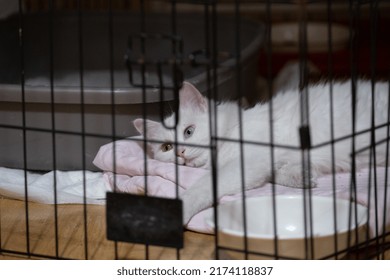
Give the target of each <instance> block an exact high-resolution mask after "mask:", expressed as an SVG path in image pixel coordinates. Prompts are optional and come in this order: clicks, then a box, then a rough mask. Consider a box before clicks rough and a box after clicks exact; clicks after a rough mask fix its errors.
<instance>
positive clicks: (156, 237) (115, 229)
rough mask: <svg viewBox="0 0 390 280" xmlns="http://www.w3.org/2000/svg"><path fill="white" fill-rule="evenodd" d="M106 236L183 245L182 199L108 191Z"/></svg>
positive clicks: (123, 239)
mask: <svg viewBox="0 0 390 280" xmlns="http://www.w3.org/2000/svg"><path fill="white" fill-rule="evenodd" d="M107 238H108V239H109V240H114V241H124V242H132V243H141V244H148V245H158V246H165V247H174V248H183V216H182V201H181V200H179V199H168V198H158V197H150V196H140V195H132V194H127V193H113V192H108V193H107Z"/></svg>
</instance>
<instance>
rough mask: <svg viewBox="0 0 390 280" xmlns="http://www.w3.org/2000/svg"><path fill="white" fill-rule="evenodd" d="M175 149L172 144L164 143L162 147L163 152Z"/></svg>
mask: <svg viewBox="0 0 390 280" xmlns="http://www.w3.org/2000/svg"><path fill="white" fill-rule="evenodd" d="M172 149H173V145H172V144H171V143H164V144H162V145H161V151H163V152H168V151H170V150H172Z"/></svg>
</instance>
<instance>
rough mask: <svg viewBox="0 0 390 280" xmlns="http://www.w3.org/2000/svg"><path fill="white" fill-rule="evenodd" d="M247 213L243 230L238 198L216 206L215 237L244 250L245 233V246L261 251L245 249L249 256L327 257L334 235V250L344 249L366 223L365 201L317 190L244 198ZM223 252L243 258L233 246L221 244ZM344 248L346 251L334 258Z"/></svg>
mask: <svg viewBox="0 0 390 280" xmlns="http://www.w3.org/2000/svg"><path fill="white" fill-rule="evenodd" d="M274 200H275V203H274ZM334 207H336V208H334ZM274 209H275V210H276V217H275V218H276V219H274ZM310 209H311V210H310ZM334 209H336V213H334ZM355 210H356V211H355ZM355 213H357V215H355ZM245 216H246V234H245V233H244V225H243V217H244V215H243V206H242V200H237V201H234V202H229V203H226V204H223V205H220V206H218V237H219V245H220V246H222V247H227V248H232V249H238V250H244V249H245V235H246V237H247V250H248V251H249V252H253V253H259V254H262V255H258V254H249V255H248V258H249V259H274V258H275V256H276V255H278V257H279V258H287V259H289V258H292V259H322V258H328V256H331V255H332V254H334V253H335V252H336V247H335V246H336V239H337V252H340V251H343V250H345V249H347V248H348V245H349V246H352V245H353V244H355V242H356V238H355V236H356V234H355V233H356V230H357V231H358V233H359V235H358V236H359V237H360V238H363V237H364V236H365V234H364V228H365V226H366V224H367V208H366V207H364V206H362V205H360V204H355V203H353V202H350V201H348V200H341V199H337V200H336V201H335V202H334V200H333V198H332V197H320V196H312V197H311V198H309V196H307V197H306V199H305V198H304V197H303V195H302V196H296V195H295V196H276V197H274V198H273V197H272V196H265V197H252V198H247V199H246V215H245ZM335 217H336V221H335ZM355 217H356V219H355ZM274 220H275V221H276V227H275V223H274ZM355 221H357V223H356V222H355ZM206 223H208V224H209V225H210V226H212V227H214V220H213V219H212V218H207V219H206ZM336 226H337V227H336ZM275 233H276V234H277V243H275V238H274V237H275ZM360 238H359V241H361V239H360ZM348 239H349V240H348ZM276 244H277V252H276V251H275V245H276ZM223 253H224V254H227V255H226V257H227V258H234V259H242V258H245V254H244V253H241V252H237V251H231V250H224V251H223ZM343 254H345V252H342V253H340V254H339V255H338V258H341V257H342V256H343ZM330 258H334V256H333V257H330Z"/></svg>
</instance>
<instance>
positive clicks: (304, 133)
mask: <svg viewBox="0 0 390 280" xmlns="http://www.w3.org/2000/svg"><path fill="white" fill-rule="evenodd" d="M299 136H300V140H301V149H302V150H308V149H310V148H311V138H310V128H309V127H308V126H301V127H300V128H299Z"/></svg>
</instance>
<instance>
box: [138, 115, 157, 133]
mask: <svg viewBox="0 0 390 280" xmlns="http://www.w3.org/2000/svg"><path fill="white" fill-rule="evenodd" d="M144 123H145V127H146V134H147V135H153V132H155V131H156V130H158V128H159V127H160V123H158V122H155V121H151V120H144V119H136V120H134V122H133V124H134V127H135V128H136V129H137V130H138V132H139V133H141V134H142V135H145V133H144Z"/></svg>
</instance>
